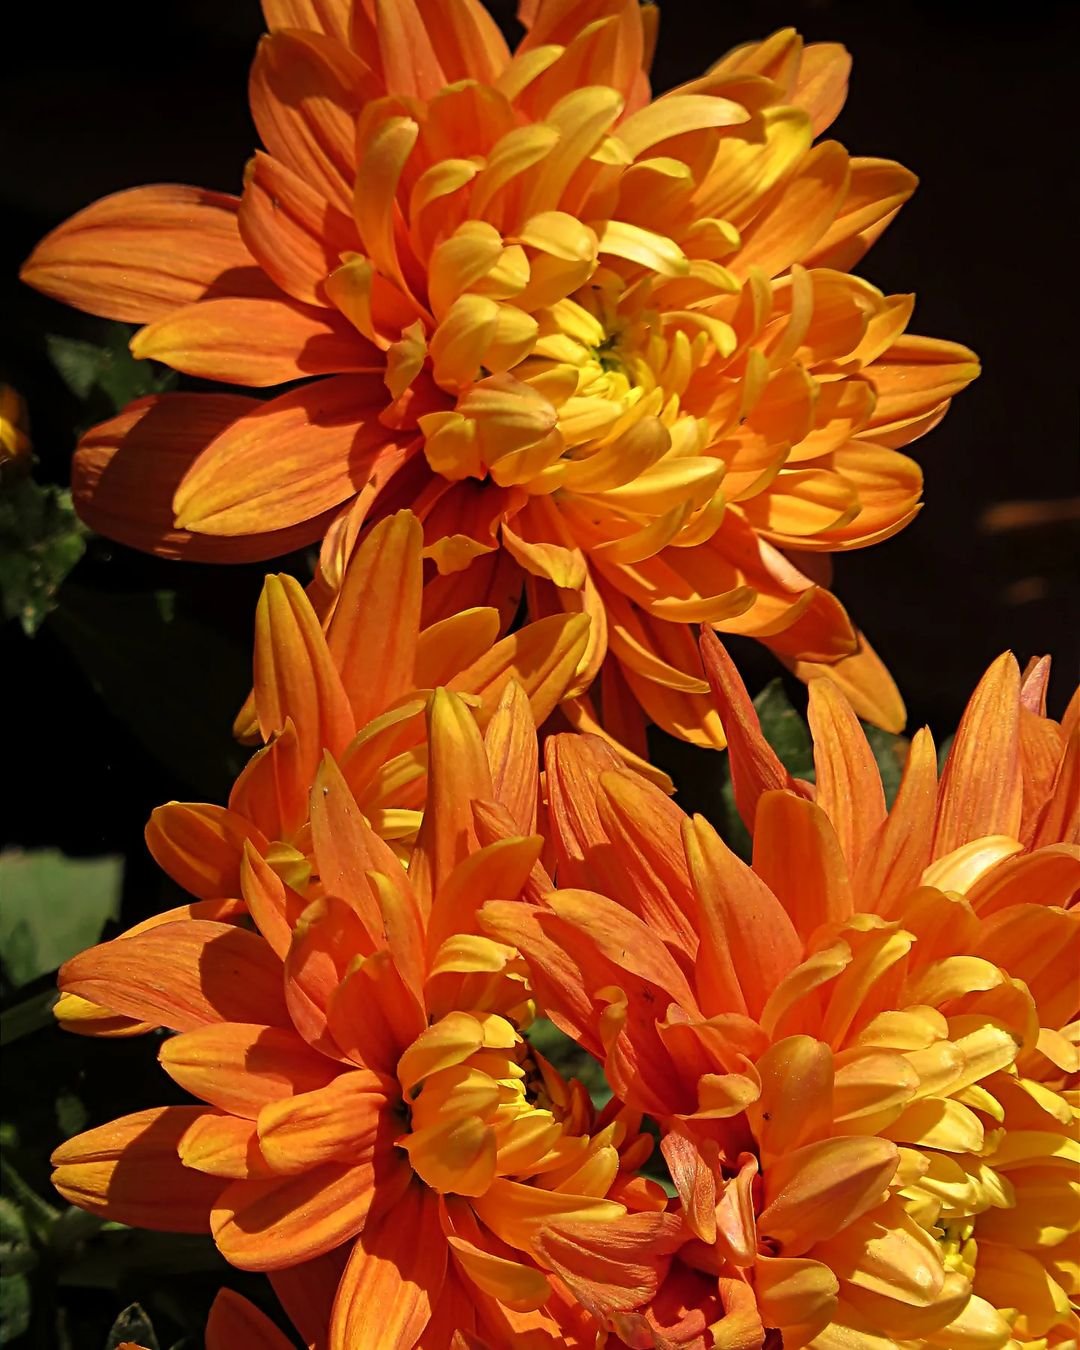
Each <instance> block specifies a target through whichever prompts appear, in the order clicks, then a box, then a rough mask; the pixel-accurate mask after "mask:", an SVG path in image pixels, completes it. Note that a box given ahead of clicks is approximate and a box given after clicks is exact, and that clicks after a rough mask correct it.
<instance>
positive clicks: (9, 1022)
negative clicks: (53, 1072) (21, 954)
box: [0, 930, 57, 1142]
mask: <svg viewBox="0 0 1080 1350" xmlns="http://www.w3.org/2000/svg"><path fill="white" fill-rule="evenodd" d="M23 931H24V940H26V939H25V930H23ZM0 960H3V958H2V957H0ZM56 998H57V994H56V990H55V989H43V990H42V991H41V992H40V993H39V994H34V995H33V996H32V997H31V998H27V999H23V1001H22V1002H21V1003H16V1004H15V1006H14V1007H13V1008H8V1009H7V1011H6V1012H4V1013H2V1014H0V1046H5V1045H12V1044H14V1042H15V1041H21V1040H22V1038H23V1037H24V1036H31V1035H33V1033H34V1032H35V1031H41V1030H42V1028H44V1027H49V1026H52V1024H53V1015H52V1010H53V1004H54V1003H55V1002H56ZM0 1142H3V1141H2V1140H0Z"/></svg>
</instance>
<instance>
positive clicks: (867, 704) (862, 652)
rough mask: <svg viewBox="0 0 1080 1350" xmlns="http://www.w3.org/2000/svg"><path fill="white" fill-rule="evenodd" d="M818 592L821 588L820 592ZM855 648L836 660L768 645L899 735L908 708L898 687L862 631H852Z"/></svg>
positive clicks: (802, 674)
mask: <svg viewBox="0 0 1080 1350" xmlns="http://www.w3.org/2000/svg"><path fill="white" fill-rule="evenodd" d="M819 594H820V592H819ZM854 636H855V643H856V646H855V650H854V651H853V652H851V654H850V655H844V656H841V657H840V659H839V660H835V659H833V660H830V662H829V663H828V664H827V663H825V662H824V661H820V660H817V659H815V658H813V657H807V656H803V655H802V654H801V653H799V652H796V651H782V650H779V649H778V645H777V644H776V643H775V642H769V643H768V644H767V645H768V646H770V647H772V648H773V649H774V650H776V652H777V655H778V656H779V657H780V659H781V660H782V661H783V662H784V664H785V665H786V666H787V667H788V668H789V670H791V671H792V673H793V674H795V675H796V676H798V678H799V679H800V680H803V681H804V682H805V683H807V684H809V683H810V681H811V680H815V679H817V678H818V677H819V676H824V677H825V678H826V679H830V680H832V681H833V682H834V683H836V684H838V685H839V686H840V688H841V690H842V691H843V693H844V695H845V697H846V698H847V701H848V702H849V703H850V704H851V706H852V708H853V709H854V711H855V713H856V715H857V716H859V717H861V718H862V719H863V720H864V721H866V722H872V723H873V724H874V726H876V727H881V728H882V730H884V731H891V732H892V733H893V734H894V735H899V733H900V732H901V731H903V729H904V727H905V726H906V725H907V709H906V708H905V707H904V700H903V699H902V698H901V697H900V691H899V689H897V687H896V684H895V682H894V680H893V678H892V676H891V675H890V674H889V672H888V670H887V669H886V668H885V665H884V663H883V662H882V660H881V658H880V657H879V656H878V654H877V652H875V651H874V649H873V647H871V646H870V643H869V642H868V641H867V639H866V634H865V633H860V632H858V631H856V632H855V635H854Z"/></svg>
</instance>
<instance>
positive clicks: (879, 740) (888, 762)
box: [862, 722, 911, 806]
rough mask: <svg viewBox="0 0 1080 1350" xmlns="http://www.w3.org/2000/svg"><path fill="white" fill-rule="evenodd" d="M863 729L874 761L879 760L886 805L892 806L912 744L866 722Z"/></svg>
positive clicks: (904, 738)
mask: <svg viewBox="0 0 1080 1350" xmlns="http://www.w3.org/2000/svg"><path fill="white" fill-rule="evenodd" d="M862 729H863V731H864V732H865V733H866V739H867V740H868V741H869V742H870V749H871V750H873V752H874V759H875V760H877V766H878V772H879V773H880V774H881V786H882V787H883V788H884V789H885V805H886V806H892V804H893V802H894V801H895V800H896V792H897V789H898V788H899V787H900V779H901V778H902V777H903V773H904V765H905V764H906V763H907V756H908V750H909V749H910V748H911V742H910V741H909V740H908V739H907V737H905V736H894V735H893V734H892V733H891V732H889V731H882V730H881V728H880V727H874V726H871V725H870V723H869V722H864V723H863V724H862Z"/></svg>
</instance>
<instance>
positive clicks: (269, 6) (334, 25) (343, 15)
mask: <svg viewBox="0 0 1080 1350" xmlns="http://www.w3.org/2000/svg"><path fill="white" fill-rule="evenodd" d="M350 8H351V7H350V5H349V4H347V3H345V0H262V12H263V17H264V18H265V20H266V26H267V28H268V29H269V30H270V31H271V32H273V31H274V29H275V28H304V29H307V30H308V31H309V32H312V33H322V34H323V35H324V36H325V37H328V38H333V39H334V41H335V42H339V43H341V44H342V46H346V47H347V46H348V45H349V10H350Z"/></svg>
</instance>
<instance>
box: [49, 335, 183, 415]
mask: <svg viewBox="0 0 1080 1350" xmlns="http://www.w3.org/2000/svg"><path fill="white" fill-rule="evenodd" d="M133 331H134V330H133V329H132V328H130V327H129V326H128V325H127V324H121V323H111V324H108V325H106V326H104V327H103V339H102V341H101V342H100V343H97V342H86V341H84V340H83V339H82V338H69V337H61V336H59V335H58V334H56V333H50V334H49V335H48V336H47V337H46V338H45V350H46V351H47V352H48V355H49V360H50V361H51V362H52V364H53V365H54V366H55V367H56V370H57V373H58V374H59V376H60V378H61V379H62V380H63V381H64V383H65V384H66V385H67V387H68V388H69V389H70V390H71V392H72V393H73V394H74V395H75V397H76V398H77V399H79V400H80V402H83V403H87V402H91V401H96V402H98V403H101V402H104V403H105V404H106V405H107V407H105V408H101V407H99V408H97V409H92V410H91V411H92V413H94V414H95V415H96V413H97V412H108V411H111V412H119V411H120V409H121V408H123V407H125V406H126V405H127V404H128V403H130V402H131V400H132V399H134V398H140V397H141V396H142V395H144V394H157V393H161V392H162V391H163V390H166V389H171V388H172V386H173V385H174V384H175V383H176V375H175V373H174V372H173V371H171V370H167V369H166V368H165V367H164V366H160V365H158V364H157V363H156V362H153V361H136V360H135V358H134V357H133V356H132V354H131V349H130V347H129V345H128V344H129V342H130V340H131V334H132V332H133ZM95 396H97V397H96V399H95Z"/></svg>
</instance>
